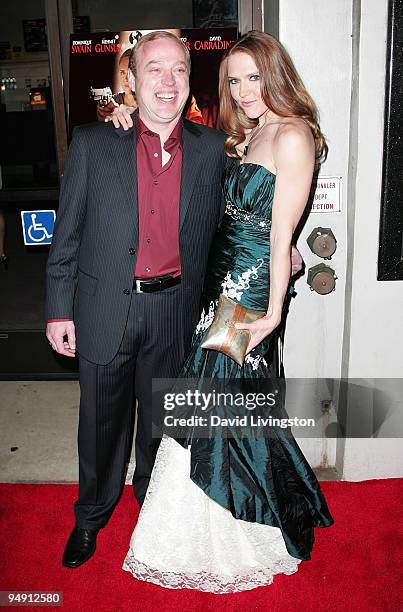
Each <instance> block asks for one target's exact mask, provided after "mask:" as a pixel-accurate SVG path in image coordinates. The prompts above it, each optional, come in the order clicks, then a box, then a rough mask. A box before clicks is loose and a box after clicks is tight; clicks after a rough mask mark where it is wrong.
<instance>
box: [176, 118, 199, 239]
mask: <svg viewBox="0 0 403 612" xmlns="http://www.w3.org/2000/svg"><path fill="white" fill-rule="evenodd" d="M200 152H201V145H200V130H199V129H198V127H197V125H196V124H195V123H192V122H191V121H187V120H186V119H184V120H183V151H182V177H181V193H180V204H179V231H180V230H181V229H182V226H183V223H184V221H185V217H186V213H187V210H188V208H189V203H190V199H191V197H192V193H193V189H194V186H195V182H196V177H197V175H198V172H199V167H200V162H201V155H200Z"/></svg>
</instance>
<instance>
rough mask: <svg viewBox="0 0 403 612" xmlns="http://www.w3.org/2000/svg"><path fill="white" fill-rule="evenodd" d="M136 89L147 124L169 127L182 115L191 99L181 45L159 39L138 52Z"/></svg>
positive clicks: (142, 115) (186, 65) (165, 39)
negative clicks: (188, 100) (187, 101)
mask: <svg viewBox="0 0 403 612" xmlns="http://www.w3.org/2000/svg"><path fill="white" fill-rule="evenodd" d="M135 88H136V98H137V103H138V105H139V112H140V117H141V119H142V120H143V121H145V123H146V124H147V123H148V124H154V125H156V127H157V126H158V124H165V125H166V124H169V123H171V122H174V121H175V120H176V119H177V118H178V117H179V116H180V115H181V113H182V110H183V107H184V106H185V103H186V100H187V98H188V96H189V68H188V64H187V62H186V56H185V52H184V50H183V49H182V48H181V46H180V44H179V42H178V43H176V42H175V41H174V40H169V39H167V38H159V39H157V40H153V41H150V42H147V43H146V44H145V45H144V46H142V47H141V49H139V51H138V56H137V57H136V80H135ZM149 127H152V126H151V125H149Z"/></svg>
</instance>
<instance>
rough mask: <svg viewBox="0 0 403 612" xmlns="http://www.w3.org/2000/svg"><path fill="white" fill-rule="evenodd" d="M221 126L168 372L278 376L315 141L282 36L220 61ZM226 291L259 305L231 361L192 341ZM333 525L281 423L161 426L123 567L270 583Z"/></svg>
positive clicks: (203, 579) (214, 582) (241, 44)
mask: <svg viewBox="0 0 403 612" xmlns="http://www.w3.org/2000/svg"><path fill="white" fill-rule="evenodd" d="M220 121H221V127H222V129H223V130H224V131H225V132H226V133H227V134H228V138H227V141H226V145H225V148H226V152H227V155H228V157H229V163H228V167H227V171H226V176H225V179H224V185H223V188H224V193H225V197H226V202H227V205H226V210H225V215H224V218H223V222H222V224H221V227H220V229H219V230H218V233H217V235H216V238H215V240H214V243H213V247H212V250H211V253H210V259H209V265H208V269H207V275H206V283H205V289H204V294H203V304H202V306H203V311H202V315H201V318H200V321H199V324H198V325H197V328H196V330H195V334H194V338H193V344H192V350H191V352H190V355H189V356H188V358H187V360H186V363H185V365H184V367H183V369H182V372H181V375H180V378H181V379H186V378H192V379H197V380H199V381H206V380H209V379H213V380H217V379H225V380H228V379H230V380H232V381H234V380H238V381H239V380H241V381H242V379H249V380H250V379H256V384H257V386H258V382H259V380H260V381H261V380H262V379H264V380H267V379H275V377H277V376H279V366H280V363H281V360H279V356H278V347H279V340H280V339H281V333H282V323H281V322H282V319H283V314H284V310H285V309H286V307H287V304H288V298H289V296H290V294H291V293H292V288H291V287H290V282H289V279H290V266H291V262H290V249H291V241H292V237H293V233H294V231H295V228H296V226H297V224H298V222H299V220H300V218H301V215H302V213H303V211H304V208H305V206H306V202H307V199H308V195H309V191H310V187H311V182H312V176H313V172H314V169H315V166H317V165H318V164H319V162H320V159H321V157H322V156H323V154H324V152H325V149H326V144H325V141H324V138H323V136H322V133H321V131H320V128H319V125H318V120H317V111H316V108H315V105H314V103H313V101H312V99H311V97H310V96H309V94H308V93H307V91H306V90H305V88H304V86H303V84H302V81H301V79H300V78H299V76H298V74H297V72H296V70H295V67H294V66H293V63H292V61H291V59H290V58H289V56H288V54H287V52H286V51H285V49H284V48H283V47H282V45H281V44H280V43H279V42H278V41H277V40H276V39H275V38H273V37H271V36H269V35H268V34H264V33H261V32H250V33H248V34H247V35H246V36H244V37H243V38H241V39H240V40H239V41H238V42H236V43H235V44H234V45H233V47H232V48H231V49H230V50H229V52H228V53H227V55H226V56H225V58H224V59H223V61H222V64H221V68H220ZM220 294H224V295H226V296H228V297H230V298H232V299H233V300H234V301H236V302H238V303H240V304H241V305H243V306H246V307H248V308H252V309H254V310H260V311H262V310H263V311H265V312H266V315H265V316H264V317H262V318H261V319H259V320H257V321H256V322H255V323H252V324H250V325H241V326H240V327H243V328H247V329H248V330H249V332H250V337H251V339H250V343H249V347H248V354H247V356H246V359H245V363H244V365H243V366H242V367H241V366H239V365H238V364H237V363H236V362H235V361H233V360H232V359H231V358H230V357H228V356H226V355H224V354H223V353H221V352H217V351H212V350H206V349H204V348H202V346H201V345H202V343H203V341H204V339H205V337H206V334H207V332H208V329H209V327H210V325H211V323H212V321H213V319H214V315H215V311H216V307H217V303H218V298H219V296H220ZM332 523H333V518H332V516H331V514H330V512H329V509H328V507H327V504H326V500H325V498H324V496H323V493H322V492H321V490H320V486H319V483H318V481H317V479H316V477H315V475H314V473H313V471H312V469H311V468H310V466H309V464H308V462H307V460H306V459H305V457H304V455H303V453H302V452H301V449H300V448H299V446H298V444H297V442H296V441H295V439H294V437H293V436H292V434H291V432H290V431H289V429H281V428H277V427H273V428H271V430H270V435H269V436H250V437H249V438H244V437H241V436H237V435H236V434H235V435H232V437H224V436H211V437H203V438H201V437H197V436H196V435H194V434H193V433H190V434H189V435H187V437H186V439H181V440H175V439H174V438H172V437H169V436H164V437H163V440H162V442H161V445H160V447H159V451H158V454H157V458H156V462H155V466H154V470H153V473H152V477H151V481H150V485H149V488H148V492H147V496H146V499H145V502H144V505H143V507H142V509H141V513H140V516H139V520H138V523H137V525H136V528H135V530H134V532H133V535H132V539H131V544H130V549H129V551H128V553H127V556H126V559H125V561H124V565H123V568H124V569H125V570H127V571H130V572H131V573H132V574H133V575H134V576H135V577H137V578H139V579H141V580H146V581H149V582H153V583H155V584H159V585H161V586H165V587H168V588H193V589H199V590H202V591H209V592H214V593H228V592H236V591H242V590H247V589H252V588H255V587H258V586H263V585H267V584H270V583H271V582H272V581H273V577H274V576H275V575H276V574H278V573H283V574H292V573H294V572H295V571H297V569H298V564H299V563H300V562H301V561H302V560H307V559H310V558H311V557H310V553H311V550H312V546H313V542H314V528H315V527H327V526H329V525H331V524H332Z"/></svg>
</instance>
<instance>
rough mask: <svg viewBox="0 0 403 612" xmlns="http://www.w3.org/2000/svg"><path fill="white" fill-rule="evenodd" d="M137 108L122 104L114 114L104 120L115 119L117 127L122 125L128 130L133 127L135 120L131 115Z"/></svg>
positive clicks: (114, 123)
mask: <svg viewBox="0 0 403 612" xmlns="http://www.w3.org/2000/svg"><path fill="white" fill-rule="evenodd" d="M135 110H136V109H135V108H134V106H126V104H120V105H119V106H118V107H117V108H115V110H114V111H113V113H112V114H110V115H108V116H107V117H105V119H104V121H113V125H114V126H115V128H118V127H120V126H122V128H123V129H124V130H125V131H126V130H128V129H129V128H131V127H133V120H132V118H131V117H130V115H132V114H133V113H134V111H135Z"/></svg>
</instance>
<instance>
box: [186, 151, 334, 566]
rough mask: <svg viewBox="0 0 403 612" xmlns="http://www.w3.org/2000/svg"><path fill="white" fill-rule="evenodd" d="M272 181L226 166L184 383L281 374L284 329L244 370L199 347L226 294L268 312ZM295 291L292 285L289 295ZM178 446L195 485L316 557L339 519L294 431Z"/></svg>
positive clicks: (302, 554)
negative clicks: (320, 540)
mask: <svg viewBox="0 0 403 612" xmlns="http://www.w3.org/2000/svg"><path fill="white" fill-rule="evenodd" d="M275 181H276V177H275V175H274V174H272V173H271V172H270V171H269V170H267V169H266V168H264V167H263V166H260V165H258V164H253V163H243V164H240V163H239V162H238V161H235V160H234V162H233V163H231V164H229V166H228V168H227V171H226V176H225V181H224V192H225V197H226V202H227V205H226V211H225V215H224V218H223V222H222V224H221V227H220V229H219V230H218V232H217V234H216V237H215V239H214V243H213V246H212V250H211V253H210V257H209V264H208V268H207V274H206V283H205V288H204V292H203V298H202V300H203V302H202V306H203V310H202V315H201V319H200V321H199V324H198V325H197V328H196V331H195V334H194V337H193V342H192V349H191V352H190V354H189V356H188V358H187V360H186V362H185V364H184V367H183V369H182V372H181V374H180V375H179V377H180V378H195V379H201V380H204V379H211V378H223V379H234V378H235V379H241V378H247V379H251V378H262V377H263V378H271V377H276V376H279V371H280V365H281V359H280V358H279V344H281V342H279V340H281V334H282V328H281V326H280V327H279V328H278V329H277V330H275V332H274V333H273V334H271V335H270V336H269V338H268V339H265V340H264V341H263V342H262V343H261V344H260V345H259V346H257V347H256V348H255V349H254V350H253V351H252V352H251V353H250V354H249V355H248V356H247V358H246V360H245V363H244V366H243V367H240V366H239V365H238V364H237V363H236V362H234V361H233V360H232V359H230V358H229V357H227V356H226V355H224V354H222V353H219V352H217V351H212V350H206V349H202V348H201V344H202V342H203V340H204V338H205V336H206V334H207V330H208V328H209V326H210V324H211V322H212V320H213V318H214V313H215V308H216V306H217V301H218V297H219V295H220V294H221V293H223V292H224V293H225V294H226V295H227V296H228V297H230V298H232V299H234V300H235V301H238V302H239V303H240V304H242V305H244V306H247V307H248V308H253V309H255V310H267V306H268V297H269V261H270V227H271V213H272V205H273V196H274V188H275ZM292 292H293V289H292V287H291V286H290V290H289V292H288V296H290V295H291V293H292ZM287 302H288V298H287V299H286V300H285V304H286V306H287ZM181 443H182V444H183V445H186V446H188V445H190V450H191V474H190V477H191V479H192V481H193V482H195V483H196V484H197V485H198V486H199V487H200V488H201V489H202V490H203V491H204V492H205V493H206V494H207V495H208V496H209V497H210V498H212V499H213V500H215V501H216V502H217V503H219V504H220V505H221V506H224V507H225V508H227V509H228V510H230V512H231V513H232V515H233V516H234V517H235V518H237V519H242V520H244V521H251V522H256V523H263V524H267V525H272V526H273V527H278V528H280V529H281V532H282V534H283V538H284V542H285V545H286V548H287V550H288V552H289V554H290V555H292V556H293V557H296V558H297V559H302V560H306V559H310V558H311V556H310V553H311V550H312V546H313V542H314V527H327V526H329V525H331V524H332V523H333V522H334V521H333V518H332V516H331V514H330V512H329V509H328V507H327V504H326V500H325V498H324V495H323V493H322V491H321V489H320V486H319V483H318V481H317V479H316V476H315V474H314V472H313V471H312V469H311V467H310V466H309V464H308V462H307V460H306V459H305V457H304V455H303V453H302V451H301V449H300V448H299V446H298V444H297V442H296V440H295V439H294V437H293V435H292V434H291V431H290V429H289V428H288V429H281V428H277V427H273V428H271V431H270V437H267V438H266V437H264V438H263V437H260V438H255V437H251V438H240V437H238V438H237V437H234V438H221V437H210V438H208V439H200V438H195V437H194V436H192V434H189V435H188V437H187V438H186V439H184V440H182V441H181Z"/></svg>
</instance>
